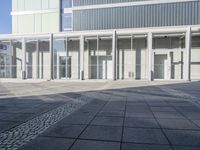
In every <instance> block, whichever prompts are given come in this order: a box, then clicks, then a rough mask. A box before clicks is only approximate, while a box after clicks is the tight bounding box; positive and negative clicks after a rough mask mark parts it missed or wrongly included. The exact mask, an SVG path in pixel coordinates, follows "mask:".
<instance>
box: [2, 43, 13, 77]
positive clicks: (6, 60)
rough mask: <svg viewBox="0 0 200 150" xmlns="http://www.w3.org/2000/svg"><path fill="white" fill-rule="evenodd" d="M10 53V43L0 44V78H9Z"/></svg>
mask: <svg viewBox="0 0 200 150" xmlns="http://www.w3.org/2000/svg"><path fill="white" fill-rule="evenodd" d="M11 55H12V51H11V46H10V41H1V42H0V78H11V76H12V75H11V72H12V57H11Z"/></svg>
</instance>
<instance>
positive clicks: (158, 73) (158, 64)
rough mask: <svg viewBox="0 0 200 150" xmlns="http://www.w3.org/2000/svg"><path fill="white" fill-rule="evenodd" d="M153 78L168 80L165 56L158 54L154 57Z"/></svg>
mask: <svg viewBox="0 0 200 150" xmlns="http://www.w3.org/2000/svg"><path fill="white" fill-rule="evenodd" d="M154 78H155V79H167V78H168V59H167V54H159V55H156V54H155V57H154Z"/></svg>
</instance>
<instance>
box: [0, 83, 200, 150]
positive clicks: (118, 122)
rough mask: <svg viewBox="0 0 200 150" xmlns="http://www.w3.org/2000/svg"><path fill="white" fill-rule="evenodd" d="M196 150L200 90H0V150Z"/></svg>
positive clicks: (40, 86) (131, 86)
mask: <svg viewBox="0 0 200 150" xmlns="http://www.w3.org/2000/svg"><path fill="white" fill-rule="evenodd" d="M15 149H19V150H200V82H198V81H196V82H171V81H170V82H167V81H165V82H161V81H160V82H158V81H155V82H145V81H140V82H138V81H82V82H81V81H63V82H62V81H52V82H44V81H41V82H28V81H23V82H2V83H0V150H15Z"/></svg>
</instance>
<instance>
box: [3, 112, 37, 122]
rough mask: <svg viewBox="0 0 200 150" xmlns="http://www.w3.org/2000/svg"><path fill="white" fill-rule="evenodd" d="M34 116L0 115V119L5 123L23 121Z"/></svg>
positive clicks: (22, 114) (29, 114)
mask: <svg viewBox="0 0 200 150" xmlns="http://www.w3.org/2000/svg"><path fill="white" fill-rule="evenodd" d="M33 116H34V114H31V113H28V114H24V113H1V114H0V119H2V120H6V121H25V120H27V119H29V118H31V117H33Z"/></svg>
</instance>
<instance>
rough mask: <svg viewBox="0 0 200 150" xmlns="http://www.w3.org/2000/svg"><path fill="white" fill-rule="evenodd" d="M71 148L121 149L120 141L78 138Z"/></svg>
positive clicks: (72, 149)
mask: <svg viewBox="0 0 200 150" xmlns="http://www.w3.org/2000/svg"><path fill="white" fill-rule="evenodd" d="M70 150H120V143H119V142H103V141H91V140H77V142H76V143H75V144H74V145H73V146H72V148H71V149H70Z"/></svg>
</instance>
